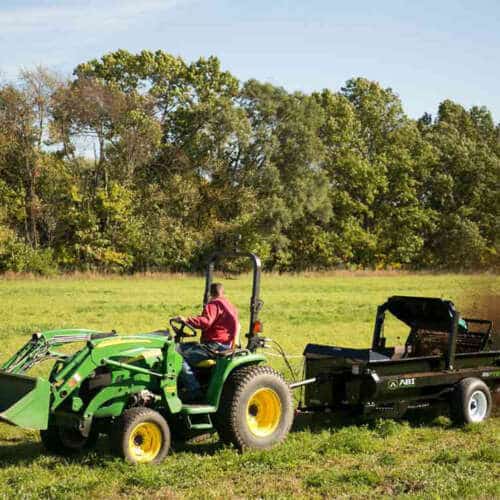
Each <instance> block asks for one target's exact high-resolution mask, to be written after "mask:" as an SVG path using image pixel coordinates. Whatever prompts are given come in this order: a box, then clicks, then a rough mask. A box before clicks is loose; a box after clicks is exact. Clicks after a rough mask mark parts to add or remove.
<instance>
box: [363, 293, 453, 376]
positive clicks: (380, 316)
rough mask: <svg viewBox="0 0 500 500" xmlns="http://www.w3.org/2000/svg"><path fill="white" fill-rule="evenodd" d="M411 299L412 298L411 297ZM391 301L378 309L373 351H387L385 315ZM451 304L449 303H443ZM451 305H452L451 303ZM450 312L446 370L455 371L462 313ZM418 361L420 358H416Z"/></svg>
mask: <svg viewBox="0 0 500 500" xmlns="http://www.w3.org/2000/svg"><path fill="white" fill-rule="evenodd" d="M409 298H411V297H409ZM390 300H391V299H389V300H388V301H387V302H385V303H384V304H382V305H381V306H378V308H377V316H376V319H375V329H374V332H373V340H372V349H373V350H383V349H385V347H386V345H385V337H384V333H383V332H384V322H385V313H386V311H387V309H388V308H389V301H390ZM443 302H449V301H443ZM450 304H451V303H450ZM450 312H451V313H452V317H451V318H450V325H449V329H448V332H449V336H448V348H447V350H446V353H445V369H446V370H453V369H454V365H455V354H456V347H457V336H458V320H459V319H460V313H459V312H458V311H457V310H455V308H454V307H451V308H450ZM415 359H418V358H415Z"/></svg>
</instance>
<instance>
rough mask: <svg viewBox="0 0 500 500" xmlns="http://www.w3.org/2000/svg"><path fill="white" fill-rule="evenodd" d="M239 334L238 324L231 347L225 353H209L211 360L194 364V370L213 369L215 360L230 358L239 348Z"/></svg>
mask: <svg viewBox="0 0 500 500" xmlns="http://www.w3.org/2000/svg"><path fill="white" fill-rule="evenodd" d="M240 332H241V325H240V324H239V323H238V328H237V330H236V335H235V338H234V342H233V347H232V348H231V349H227V350H226V351H211V352H212V354H213V358H210V359H204V360H203V361H200V362H199V363H196V364H195V365H194V368H200V369H206V368H213V367H214V366H215V365H216V364H217V359H216V358H226V357H228V356H232V355H233V354H234V352H235V348H239V347H240Z"/></svg>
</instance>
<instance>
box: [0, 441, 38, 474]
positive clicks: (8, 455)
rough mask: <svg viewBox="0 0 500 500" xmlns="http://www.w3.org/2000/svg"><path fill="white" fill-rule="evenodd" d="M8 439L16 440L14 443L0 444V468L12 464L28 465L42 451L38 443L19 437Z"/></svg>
mask: <svg viewBox="0 0 500 500" xmlns="http://www.w3.org/2000/svg"><path fill="white" fill-rule="evenodd" d="M3 441H7V440H5V439H4V440H3ZM8 441H16V444H11V445H6V446H4V445H0V469H3V468H5V467H11V466H13V465H29V464H30V463H31V462H33V461H35V460H36V459H37V458H38V457H40V455H42V454H43V453H44V450H43V447H42V445H41V444H40V443H36V442H33V441H25V440H21V439H19V438H15V439H9V440H8Z"/></svg>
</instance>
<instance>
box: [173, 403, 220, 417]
mask: <svg viewBox="0 0 500 500" xmlns="http://www.w3.org/2000/svg"><path fill="white" fill-rule="evenodd" d="M216 411H217V407H216V406H212V405H205V404H198V405H182V408H181V413H184V414H186V415H202V414H204V413H215V412H216Z"/></svg>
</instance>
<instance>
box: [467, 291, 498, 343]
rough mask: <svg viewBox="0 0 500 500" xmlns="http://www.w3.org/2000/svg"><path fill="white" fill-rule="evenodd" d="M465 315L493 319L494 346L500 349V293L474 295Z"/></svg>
mask: <svg viewBox="0 0 500 500" xmlns="http://www.w3.org/2000/svg"><path fill="white" fill-rule="evenodd" d="M463 315H464V316H466V317H470V318H480V319H490V320H492V321H493V331H494V334H493V348H494V349H500V295H494V294H484V295H481V294H480V295H478V296H477V297H474V298H473V300H472V301H471V302H470V304H468V305H466V307H465V308H464V311H463Z"/></svg>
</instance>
